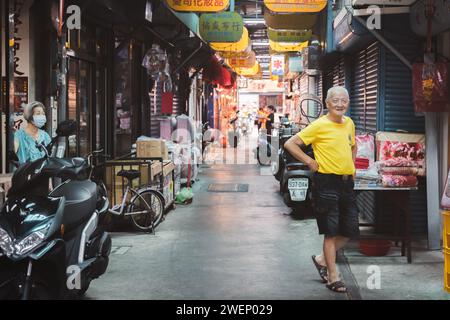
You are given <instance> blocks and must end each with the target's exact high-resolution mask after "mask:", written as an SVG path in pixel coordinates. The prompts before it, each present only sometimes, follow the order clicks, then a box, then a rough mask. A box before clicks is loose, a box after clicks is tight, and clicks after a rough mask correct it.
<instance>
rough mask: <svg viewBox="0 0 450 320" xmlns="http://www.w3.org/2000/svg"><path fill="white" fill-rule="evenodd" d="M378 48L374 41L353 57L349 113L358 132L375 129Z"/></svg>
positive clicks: (373, 130)
mask: <svg viewBox="0 0 450 320" xmlns="http://www.w3.org/2000/svg"><path fill="white" fill-rule="evenodd" d="M379 50H380V49H379V45H378V43H377V42H375V43H373V44H371V45H370V46H369V47H368V48H366V49H364V50H361V51H359V52H358V53H356V55H355V57H354V69H353V79H352V80H353V81H352V88H351V94H350V95H351V99H350V100H351V102H350V115H351V118H352V119H353V121H354V122H355V127H356V130H357V131H359V132H371V133H375V132H376V131H377V103H378V67H379V54H380V52H379Z"/></svg>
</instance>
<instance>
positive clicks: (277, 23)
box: [264, 10, 317, 30]
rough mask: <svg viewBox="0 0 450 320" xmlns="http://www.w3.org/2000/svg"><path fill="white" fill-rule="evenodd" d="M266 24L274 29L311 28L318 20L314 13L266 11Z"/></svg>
mask: <svg viewBox="0 0 450 320" xmlns="http://www.w3.org/2000/svg"><path fill="white" fill-rule="evenodd" d="M264 20H265V21H266V25H267V27H269V28H272V29H289V30H292V29H297V30H305V29H311V28H312V27H313V26H314V24H315V23H316V20H317V14H313V13H274V12H270V10H265V11H264Z"/></svg>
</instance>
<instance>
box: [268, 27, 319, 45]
mask: <svg viewBox="0 0 450 320" xmlns="http://www.w3.org/2000/svg"><path fill="white" fill-rule="evenodd" d="M268 34H269V39H270V40H273V41H276V42H304V41H307V40H309V39H311V36H312V30H283V29H272V28H268Z"/></svg>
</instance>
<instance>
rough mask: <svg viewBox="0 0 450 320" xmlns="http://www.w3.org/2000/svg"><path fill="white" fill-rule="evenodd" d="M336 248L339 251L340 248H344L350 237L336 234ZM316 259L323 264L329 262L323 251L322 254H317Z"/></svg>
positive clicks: (325, 264)
mask: <svg viewBox="0 0 450 320" xmlns="http://www.w3.org/2000/svg"><path fill="white" fill-rule="evenodd" d="M333 239H335V248H336V251H339V250H340V249H342V248H343V247H344V246H345V245H346V244H347V242H348V240H349V238H345V237H342V236H336V237H335V238H333ZM316 261H317V263H319V264H320V265H321V266H325V267H326V266H327V262H326V260H325V254H324V252H322V253H321V254H320V255H317V256H316Z"/></svg>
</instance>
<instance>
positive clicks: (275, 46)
mask: <svg viewBox="0 0 450 320" xmlns="http://www.w3.org/2000/svg"><path fill="white" fill-rule="evenodd" d="M269 45H270V49H272V50H273V51H276V52H299V51H302V49H303V48H306V47H307V46H308V41H305V42H275V41H272V40H269Z"/></svg>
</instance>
